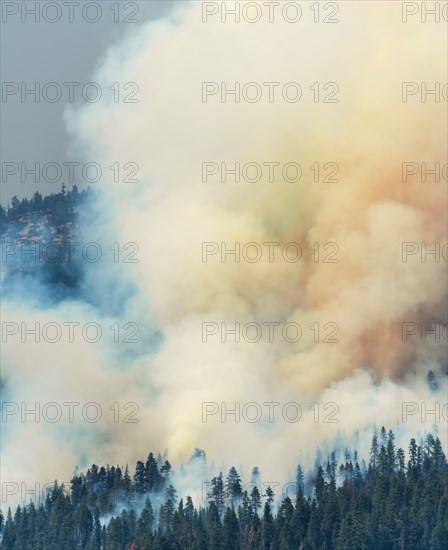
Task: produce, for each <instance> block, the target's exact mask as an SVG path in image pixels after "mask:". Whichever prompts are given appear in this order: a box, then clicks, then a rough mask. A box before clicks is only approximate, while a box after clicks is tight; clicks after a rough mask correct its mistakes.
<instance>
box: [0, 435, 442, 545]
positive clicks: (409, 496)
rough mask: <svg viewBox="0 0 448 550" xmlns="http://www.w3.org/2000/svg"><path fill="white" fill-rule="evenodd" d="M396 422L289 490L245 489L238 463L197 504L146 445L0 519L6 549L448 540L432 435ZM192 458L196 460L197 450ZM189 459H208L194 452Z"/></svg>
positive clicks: (257, 485) (299, 471)
mask: <svg viewBox="0 0 448 550" xmlns="http://www.w3.org/2000/svg"><path fill="white" fill-rule="evenodd" d="M394 439H395V437H394V434H393V432H392V431H389V432H388V433H386V431H385V430H384V428H383V429H382V431H381V433H380V434H379V435H378V436H377V435H375V436H374V437H373V439H372V445H371V451H370V459H369V461H368V463H366V462H365V461H363V460H362V461H360V460H359V459H358V455H357V453H356V452H353V454H352V453H351V452H350V451H349V450H346V451H345V458H344V461H342V462H340V463H337V462H336V460H335V456H336V455H335V453H332V454H331V455H330V456H328V457H327V459H326V461H324V463H322V464H316V469H315V471H314V472H310V473H309V475H310V476H311V477H309V475H308V474H307V475H306V476H304V474H303V471H302V468H301V467H300V466H299V467H298V468H297V480H296V483H295V487H294V490H293V491H291V492H288V493H287V494H283V495H281V494H278V495H274V491H273V490H272V488H271V487H269V486H264V485H262V484H261V483H257V479H259V472H258V469H257V468H255V469H254V472H253V474H254V475H253V480H252V481H253V482H252V483H251V484H250V488H249V489H247V488H246V487H245V486H244V485H243V483H242V480H241V477H240V475H239V473H238V472H237V470H236V469H235V468H233V467H232V468H231V469H230V470H229V472H228V474H227V476H225V475H224V474H223V473H222V472H221V473H219V474H218V475H217V476H215V477H214V478H213V479H212V480H211V482H210V483H208V484H207V485H206V486H207V487H208V489H209V490H208V491H207V492H206V493H205V494H206V497H205V498H204V499H203V501H202V502H197V503H193V501H192V499H191V497H190V496H189V495H185V498H180V497H179V496H178V495H177V493H176V489H175V487H174V485H175V483H176V478H177V475H181V474H174V473H173V470H172V467H171V464H170V463H169V461H168V460H166V459H165V458H162V457H160V455H159V456H157V457H155V456H154V455H153V454H152V453H150V454H149V456H148V457H147V460H146V461H139V462H137V464H136V467H135V470H134V472H133V475H132V477H131V474H130V472H129V469H128V467H127V466H126V467H124V468H123V467H119V466H117V467H113V466H112V467H110V466H106V467H98V466H96V465H93V466H92V467H91V468H90V469H89V470H88V471H87V472H86V473H85V474H76V475H74V477H73V479H72V481H71V484H70V487H64V486H58V484H57V483H55V485H54V487H53V488H52V490H50V491H49V492H48V494H47V495H46V496H45V497H44V498H43V501H42V502H40V503H30V504H28V505H22V506H19V507H17V508H16V509H15V510H13V511H11V510H9V511H8V512H7V517H6V519H4V518H2V533H3V540H2V544H1V548H2V549H3V550H59V549H62V548H63V549H64V550H75V549H85V550H332V549H335V550H361V549H366V550H395V549H396V550H402V549H406V550H423V549H429V550H446V548H447V541H448V471H447V461H446V457H445V454H444V452H443V450H442V446H441V443H440V440H439V439H438V438H434V437H433V436H432V435H427V436H426V438H425V439H424V441H422V443H421V445H418V444H417V443H416V440H415V439H411V441H410V443H409V447H408V449H407V451H406V452H405V451H404V450H403V449H401V448H399V449H396V447H395V443H394ZM198 457H199V458H198ZM193 460H204V461H205V456H204V454H203V452H201V451H198V450H197V451H196V456H195V458H194V459H193Z"/></svg>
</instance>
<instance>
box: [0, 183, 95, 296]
mask: <svg viewBox="0 0 448 550" xmlns="http://www.w3.org/2000/svg"><path fill="white" fill-rule="evenodd" d="M93 195H94V192H93V191H92V190H91V189H89V188H88V189H84V190H83V191H80V192H79V191H78V188H77V186H76V185H74V186H73V188H72V189H71V190H70V191H66V188H65V186H64V185H63V186H62V190H61V192H59V193H52V194H51V195H48V196H45V197H43V196H42V195H41V194H40V193H39V192H36V193H35V194H34V196H33V198H32V199H31V200H28V199H26V198H25V199H22V200H21V201H20V200H19V199H18V198H17V197H16V196H14V197H13V198H12V199H11V203H10V204H8V205H6V206H3V205H0V222H1V223H0V235H1V244H2V279H3V280H6V279H8V278H9V277H10V276H12V275H23V274H25V275H33V276H40V277H42V278H43V279H44V280H45V281H46V282H50V283H57V284H63V285H66V286H71V287H73V286H76V284H77V282H78V277H79V275H80V269H79V254H78V256H77V255H76V254H74V251H75V250H76V246H79V245H77V243H78V242H79V240H80V237H79V229H80V228H81V227H83V226H86V225H88V223H89V221H90V220H91V216H92V213H91V209H90V208H89V204H90V202H91V201H92V200H93ZM81 244H82V243H81Z"/></svg>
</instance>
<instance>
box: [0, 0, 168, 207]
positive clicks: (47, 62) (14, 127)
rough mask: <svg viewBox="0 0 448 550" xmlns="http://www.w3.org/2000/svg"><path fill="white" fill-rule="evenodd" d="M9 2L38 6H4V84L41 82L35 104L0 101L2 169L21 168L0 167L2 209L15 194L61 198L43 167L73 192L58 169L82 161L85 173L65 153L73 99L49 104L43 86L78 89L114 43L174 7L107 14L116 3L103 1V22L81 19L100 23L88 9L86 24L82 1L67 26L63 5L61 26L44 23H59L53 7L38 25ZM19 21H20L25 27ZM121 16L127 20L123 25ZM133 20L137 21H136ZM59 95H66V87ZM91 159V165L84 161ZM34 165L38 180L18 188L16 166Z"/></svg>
mask: <svg viewBox="0 0 448 550" xmlns="http://www.w3.org/2000/svg"><path fill="white" fill-rule="evenodd" d="M8 4H9V5H10V7H8V6H7V5H8ZM13 4H15V5H18V4H25V5H26V6H27V9H30V10H31V9H32V8H33V7H34V5H35V2H31V1H28V2H22V3H16V2H2V10H3V11H2V23H1V26H2V28H1V31H2V32H1V80H2V81H3V82H5V83H6V82H16V83H22V82H27V83H33V85H34V83H35V82H39V83H40V84H41V86H42V87H41V92H42V95H41V101H39V102H38V103H36V102H35V101H34V99H33V98H32V97H31V96H28V97H27V101H25V102H23V103H22V102H21V101H20V100H19V95H18V94H17V95H16V96H14V97H8V98H7V100H6V101H2V103H1V109H2V113H1V114H2V124H1V132H2V135H1V137H2V140H1V158H2V163H16V165H18V166H19V167H20V168H19V170H18V171H17V172H16V173H15V174H14V173H12V172H7V170H8V169H7V168H6V167H5V164H2V167H3V170H4V171H2V176H3V177H2V183H1V197H0V202H1V204H7V203H8V202H9V201H10V200H11V197H13V196H14V195H17V196H18V197H19V198H23V197H28V198H29V197H32V195H33V194H34V193H35V191H37V190H39V192H40V193H42V194H48V193H52V192H59V191H60V183H59V181H58V182H57V183H56V182H53V180H54V179H55V175H56V173H57V172H56V170H57V169H56V168H55V169H54V170H55V171H54V172H52V171H51V170H52V169H51V168H49V170H50V171H49V172H46V171H44V169H43V167H44V165H45V164H47V163H57V164H58V165H59V167H60V169H61V170H62V176H63V177H62V179H63V180H64V176H66V177H65V180H66V184H67V185H68V186H69V187H71V184H69V181H68V180H69V178H70V172H69V169H68V168H67V167H64V166H63V165H62V163H64V162H79V163H80V165H81V167H82V166H84V163H85V162H86V160H85V159H80V155H79V154H77V152H76V151H73V150H70V143H69V139H68V135H67V132H66V127H65V122H64V118H63V113H64V109H65V107H66V104H67V101H70V98H69V97H68V94H67V95H63V96H62V97H61V100H60V101H57V102H55V103H50V102H48V101H46V100H44V99H42V96H43V94H44V92H43V86H44V85H45V84H46V83H48V82H56V83H58V84H60V85H61V87H62V83H63V82H79V83H80V84H81V86H83V85H84V84H86V83H87V82H89V81H90V80H92V78H91V75H92V73H93V71H94V69H95V67H96V66H97V65H98V63H100V61H101V59H102V57H103V56H104V55H105V53H106V51H107V49H108V48H109V47H110V46H111V45H112V44H113V43H115V42H117V41H118V40H120V38H122V37H123V36H125V35H126V34H132V33H134V32H135V31H136V27H138V26H140V25H141V24H143V23H144V22H145V21H149V20H151V19H155V18H158V17H161V16H163V15H164V14H166V13H167V12H168V11H169V10H170V9H171V8H172V6H173V4H174V1H172V0H160V1H159V0H149V1H138V2H131V3H130V6H129V7H128V9H127V10H126V11H125V10H124V9H123V11H122V12H115V11H112V10H111V7H113V6H114V4H117V3H116V2H111V1H109V0H106V1H101V2H100V3H99V5H100V6H101V8H102V10H101V16H100V18H99V20H98V21H97V22H88V21H87V20H86V19H90V20H93V21H94V20H95V19H96V18H97V17H98V15H96V13H95V12H94V11H93V9H91V10H90V11H87V12H86V13H85V18H83V16H82V10H81V6H82V4H84V5H85V4H88V3H86V2H85V1H83V2H80V3H78V4H79V7H77V6H74V9H73V12H72V13H73V22H70V11H69V10H68V7H67V8H64V10H63V11H61V18H60V20H59V21H56V22H54V23H51V22H47V21H46V20H45V18H47V19H48V20H50V21H51V20H52V19H53V18H54V19H56V17H57V15H56V12H52V11H51V9H50V8H48V12H46V11H43V9H41V10H40V13H39V16H38V17H40V21H39V22H36V21H35V18H36V16H35V15H32V14H29V15H26V14H25V13H24V11H22V9H21V8H19V12H18V13H11V12H9V10H13V6H12V5H13ZM40 4H41V5H44V4H48V2H41V3H40ZM61 4H62V2H61ZM121 4H124V3H123V2H122V3H121ZM75 8H76V11H75ZM6 10H8V11H6ZM134 12H135V13H134ZM22 16H23V17H24V18H25V22H22ZM114 18H116V20H117V22H115V19H114ZM126 18H128V19H130V20H131V21H129V22H124V20H125V19H126ZM134 19H135V20H138V22H135V23H134V22H133V20H134ZM80 37H82V38H81V39H80ZM29 87H31V86H29ZM62 89H64V90H67V88H66V87H65V88H62ZM74 99H75V100H76V99H78V96H76V97H74ZM95 160H96V159H89V160H88V161H87V162H89V161H90V162H95ZM37 162H38V163H40V165H41V170H40V182H36V177H35V176H34V175H33V174H28V175H25V182H22V174H24V171H23V170H22V168H21V163H26V169H30V170H32V169H33V168H34V167H35V164H36V163H37ZM74 169H77V168H76V167H74ZM11 170H13V168H11ZM5 171H6V173H5ZM80 174H81V175H82V172H80ZM78 185H79V183H78ZM80 187H82V184H81V185H80Z"/></svg>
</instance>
